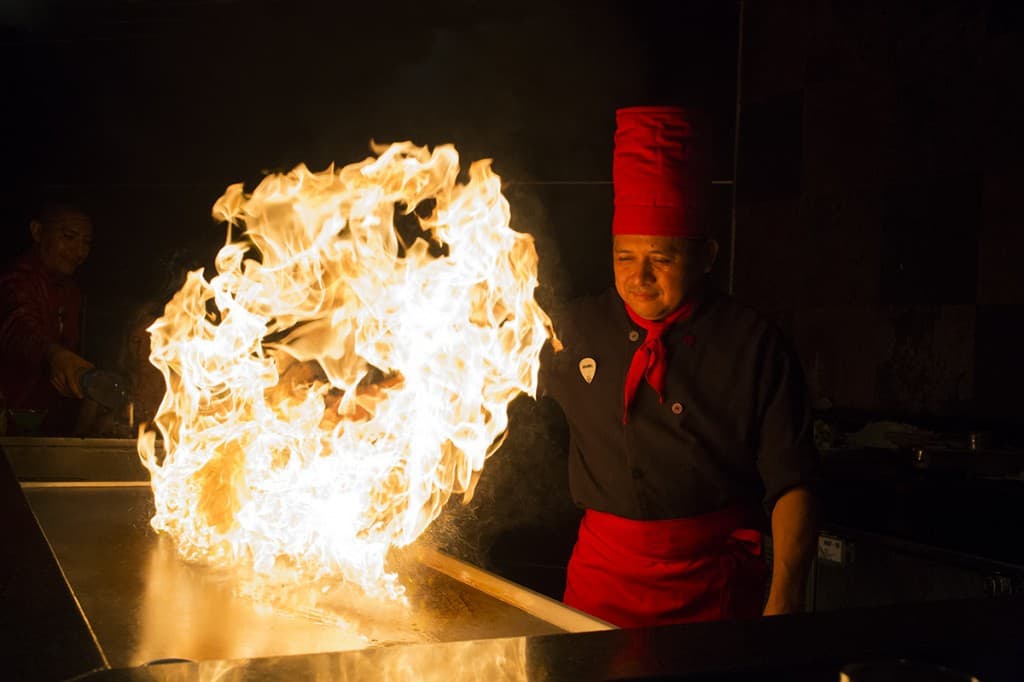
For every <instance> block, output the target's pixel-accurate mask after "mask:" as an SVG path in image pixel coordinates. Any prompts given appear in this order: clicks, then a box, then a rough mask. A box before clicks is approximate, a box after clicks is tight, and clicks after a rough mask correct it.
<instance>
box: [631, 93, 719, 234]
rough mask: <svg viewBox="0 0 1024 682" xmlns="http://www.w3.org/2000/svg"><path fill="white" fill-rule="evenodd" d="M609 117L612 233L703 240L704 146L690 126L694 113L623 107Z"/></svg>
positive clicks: (704, 226)
mask: <svg viewBox="0 0 1024 682" xmlns="http://www.w3.org/2000/svg"><path fill="white" fill-rule="evenodd" d="M615 117H616V122H617V124H618V127H617V129H616V131H615V156H614V160H613V163H612V179H613V182H614V185H615V217H614V219H613V220H612V234H643V235H654V236H659V237H660V236H664V237H683V238H684V239H703V238H706V237H709V236H710V232H709V230H708V225H707V220H706V219H705V216H704V210H703V201H704V192H705V191H706V189H707V188H706V187H704V185H705V184H706V183H707V180H706V177H705V172H704V169H705V165H706V163H705V159H704V158H703V156H704V150H705V148H706V145H705V144H703V143H702V141H701V139H700V135H701V134H702V131H700V130H697V129H695V127H694V121H695V118H696V117H697V114H696V112H694V111H692V110H690V109H683V108H681V107H629V108H627V109H619V110H618V111H616V112H615Z"/></svg>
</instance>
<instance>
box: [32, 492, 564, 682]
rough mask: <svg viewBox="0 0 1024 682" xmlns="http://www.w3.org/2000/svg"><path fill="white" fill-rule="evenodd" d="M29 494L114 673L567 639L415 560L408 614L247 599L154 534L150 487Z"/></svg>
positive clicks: (337, 599)
mask: <svg viewBox="0 0 1024 682" xmlns="http://www.w3.org/2000/svg"><path fill="white" fill-rule="evenodd" d="M25 494H26V496H27V498H28V501H29V503H30V504H31V506H32V510H33V512H34V513H35V515H36V518H37V519H38V521H39V524H40V526H41V527H42V529H43V532H44V533H45V535H46V538H47V540H48V541H49V543H50V546H51V547H52V548H53V551H54V553H55V555H56V557H57V561H58V562H59V564H60V565H61V568H62V569H63V571H64V575H65V576H66V578H67V580H68V583H69V584H70V586H71V589H72V591H73V592H74V593H75V596H76V598H77V599H78V602H79V604H80V605H81V608H82V611H83V613H84V615H85V617H86V620H87V621H88V623H89V625H90V627H91V628H92V630H93V632H94V634H95V637H96V639H97V641H98V643H99V645H100V648H101V649H102V650H103V653H104V654H105V656H106V658H107V661H108V664H109V665H110V666H112V667H126V666H135V665H139V664H142V663H146V662H148V661H153V660H159V659H167V658H182V659H189V660H209V659H237V658H253V657H260V656H282V655H289V654H304V653H316V652H327V651H344V650H353V649H362V648H365V647H368V646H374V645H383V644H390V643H398V642H448V641H460V640H469V639H484V638H492V637H510V636H519V635H541V634H554V633H559V632H562V630H560V629H558V628H557V627H555V626H554V625H551V624H550V623H548V622H546V621H544V620H541V619H539V618H535V617H533V616H531V615H529V614H527V613H524V612H523V611H521V610H519V609H517V608H515V607H513V606H510V605H508V604H506V603H504V602H502V601H499V600H497V599H495V598H493V597H491V596H489V595H487V594H484V593H482V592H480V591H478V590H476V589H474V588H472V587H470V586H468V585H466V584H464V583H461V582H459V581H457V580H455V579H454V578H451V577H449V576H447V575H445V574H443V573H440V572H437V571H434V570H432V569H430V568H427V567H426V566H423V565H420V564H416V563H412V562H410V563H409V564H408V565H407V566H406V567H405V568H404V570H403V572H402V582H403V583H404V584H405V585H406V587H407V590H408V595H409V602H410V603H409V606H402V605H400V604H385V605H382V604H379V603H377V602H366V601H365V600H364V601H363V602H362V603H356V602H355V601H353V600H354V599H355V598H354V597H352V595H351V593H350V591H348V590H343V589H341V588H331V589H330V590H329V591H328V592H327V593H318V594H319V597H320V598H319V601H318V602H317V603H316V605H315V606H303V604H304V603H305V604H313V601H312V594H310V593H305V594H304V592H303V590H304V589H305V588H303V587H301V586H284V587H282V589H281V590H275V594H284V593H285V592H287V594H288V596H289V598H290V601H289V603H288V604H287V605H283V604H279V605H278V606H277V607H269V606H267V605H266V604H265V603H261V602H259V601H257V600H255V599H252V598H250V597H247V596H245V594H244V592H245V590H246V585H245V584H244V582H240V581H239V579H238V578H237V577H236V576H231V575H226V574H224V573H223V572H219V571H216V570H213V569H209V568H206V567H203V566H197V565H193V564H189V563H187V562H185V561H183V560H182V559H180V558H179V557H178V555H177V554H176V553H175V551H174V548H173V546H172V543H171V541H170V540H169V539H168V538H166V537H163V536H158V535H157V533H156V532H155V531H154V530H153V529H152V528H151V527H150V525H149V519H150V517H151V516H152V513H153V507H152V493H151V492H150V489H149V487H148V486H144V485H135V486H133V485H124V486H121V487H115V486H111V487H80V488H76V487H38V488H27V489H25Z"/></svg>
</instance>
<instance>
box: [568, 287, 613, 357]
mask: <svg viewBox="0 0 1024 682" xmlns="http://www.w3.org/2000/svg"><path fill="white" fill-rule="evenodd" d="M615 305H618V307H619V308H621V307H622V303H621V302H620V301H619V300H618V294H616V293H615V291H614V290H613V289H609V290H606V291H604V292H602V293H601V294H598V295H589V296H580V297H578V298H574V299H571V300H569V301H567V302H565V303H564V304H563V305H562V306H561V307H560V308H559V309H557V310H556V311H555V313H554V317H553V320H552V321H553V323H554V325H555V331H556V333H557V334H558V336H559V339H561V340H562V342H563V344H565V345H566V346H567V347H573V346H575V345H577V344H578V343H579V342H580V341H581V340H583V339H586V338H592V337H593V335H594V334H602V333H605V332H608V331H610V330H611V328H612V327H613V326H614V323H615V321H616V317H617V316H616V315H615V313H616V308H615V307H614V306H615Z"/></svg>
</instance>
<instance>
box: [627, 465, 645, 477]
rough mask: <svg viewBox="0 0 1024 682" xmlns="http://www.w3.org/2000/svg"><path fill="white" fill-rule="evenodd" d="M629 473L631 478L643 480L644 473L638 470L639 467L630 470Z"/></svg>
mask: <svg viewBox="0 0 1024 682" xmlns="http://www.w3.org/2000/svg"><path fill="white" fill-rule="evenodd" d="M630 473H631V474H633V478H643V477H644V472H643V470H642V469H640V467H633V468H632V469H631V470H630Z"/></svg>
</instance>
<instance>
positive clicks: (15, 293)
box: [0, 251, 82, 409]
mask: <svg viewBox="0 0 1024 682" xmlns="http://www.w3.org/2000/svg"><path fill="white" fill-rule="evenodd" d="M81 313H82V295H81V292H80V291H79V289H78V286H77V285H76V284H75V283H74V281H73V280H72V279H71V278H70V277H67V276H64V275H59V274H56V273H52V272H49V271H48V270H47V269H46V268H45V267H44V265H43V263H42V261H41V260H40V259H39V256H38V255H37V254H36V253H35V252H34V251H31V252H29V253H26V254H24V255H23V256H21V257H20V258H18V259H17V260H15V261H14V262H13V263H11V264H10V265H9V266H8V267H7V268H5V269H4V270H3V272H2V273H0V392H2V393H3V396H4V397H5V398H6V400H7V406H8V407H11V408H15V409H18V408H22V409H50V408H53V407H54V406H55V405H57V404H58V403H59V401H60V398H61V396H60V394H59V393H57V391H56V390H55V389H54V388H53V386H51V385H50V378H49V369H48V367H47V365H46V349H47V347H48V346H49V345H50V344H51V343H58V344H60V345H62V346H64V347H65V348H68V349H70V350H73V351H75V352H78V346H79V342H80V336H81Z"/></svg>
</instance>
